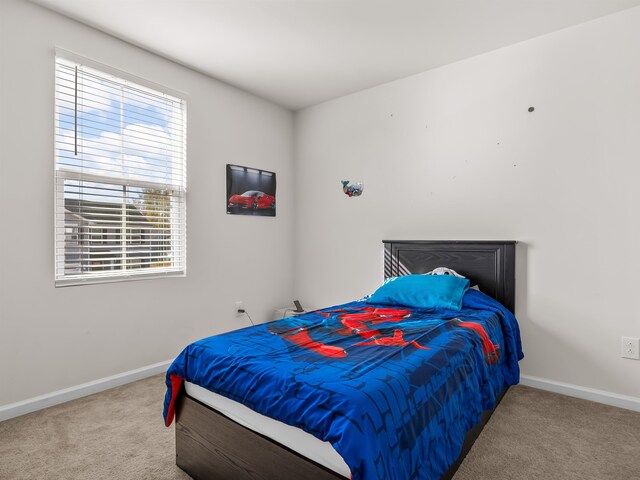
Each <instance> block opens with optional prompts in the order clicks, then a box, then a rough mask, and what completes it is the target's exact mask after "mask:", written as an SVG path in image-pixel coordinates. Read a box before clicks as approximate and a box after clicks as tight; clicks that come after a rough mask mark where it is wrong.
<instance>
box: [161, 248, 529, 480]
mask: <svg viewBox="0 0 640 480" xmlns="http://www.w3.org/2000/svg"><path fill="white" fill-rule="evenodd" d="M383 244H384V276H385V278H391V277H399V276H404V275H409V274H421V273H426V272H428V271H430V270H432V269H434V268H436V267H441V266H447V267H449V268H452V269H454V270H456V271H457V272H459V273H461V274H462V275H464V276H465V277H467V278H469V279H470V280H471V281H472V283H473V285H477V286H478V287H479V288H480V290H481V291H482V292H484V293H485V294H487V295H488V296H490V297H491V298H493V299H495V300H498V302H500V303H501V304H502V305H504V307H506V308H507V309H508V310H509V311H511V312H512V311H513V310H514V307H515V242H513V241H384V242H383ZM471 297H473V295H471ZM477 297H478V298H480V295H477ZM465 298H466V296H465ZM363 305H364V304H361V303H357V302H354V303H350V304H346V305H343V306H339V307H333V309H325V310H323V311H318V312H313V315H316V316H323V317H324V318H327V319H340V318H341V319H342V322H343V324H344V318H357V315H362V313H361V312H362V311H363V309H366V308H369V307H367V306H366V305H365V306H363ZM378 310H380V309H379V308H378V309H377V310H376V311H378ZM354 311H358V312H360V313H357V314H356V317H353V315H352V314H353V312H354ZM380 311H382V310H380ZM344 312H347V313H348V314H349V315H352V316H351V317H349V316H348V315H347V313H344ZM418 313H419V312H415V311H414V314H413V317H412V321H416V320H420V319H422V317H420V316H419V315H418ZM386 314H387V317H385V320H388V319H389V315H390V314H389V313H388V312H386ZM474 315H475V314H474ZM483 315H484V314H483ZM491 315H492V314H491V313H490V312H489V313H488V314H487V315H486V316H487V319H488V318H490V317H491ZM410 316H411V315H405V316H404V317H402V318H403V319H404V318H405V317H410ZM451 317H453V315H452V316H451ZM318 318H319V317H318ZM400 318H401V316H398V318H397V319H396V320H394V321H399V319H400ZM491 318H493V317H491ZM432 320H433V319H432V318H431V317H429V315H428V314H425V318H424V321H425V322H429V321H432ZM449 320H450V321H449ZM463 320H464V319H463ZM296 321H298V322H305V321H306V320H305V319H304V318H303V319H297V320H296ZM309 321H311V320H309ZM403 321H404V320H403ZM483 321H484V320H483ZM313 322H316V320H313ZM451 322H454V323H453V324H452V323H451ZM455 322H457V323H455ZM492 322H494V323H495V322H496V321H495V319H494V320H492ZM467 323H469V322H467ZM459 324H460V321H459V319H458V318H450V319H448V321H447V322H446V323H445V324H443V326H439V327H438V328H440V329H442V330H443V331H447V332H448V331H450V330H452V329H455V328H454V326H452V325H455V326H459ZM269 325H272V326H271V327H265V328H271V330H270V331H269V332H270V333H271V334H274V333H275V334H282V332H289V331H288V330H282V327H278V326H277V325H279V324H278V322H276V323H273V324H269ZM399 325H400V324H399ZM278 328H280V329H281V331H277V330H278ZM496 328H497V327H496ZM274 330H275V331H274ZM297 331H298V330H296V332H297ZM434 331H436V330H435V329H434ZM438 331H439V330H438ZM490 333H491V335H492V336H493V335H494V332H493V331H491V332H490ZM258 334H259V332H256V335H258ZM515 334H517V341H518V342H519V333H518V332H517V324H516V332H515ZM285 335H289V337H287V338H285V339H286V340H288V341H289V342H291V341H294V343H295V341H296V339H295V338H293V337H291V334H290V333H285ZM433 335H435V336H437V335H436V334H435V333H434V334H433ZM495 335H497V334H495ZM472 336H473V335H472ZM366 338H368V337H365V339H366ZM416 338H418V337H416ZM420 338H421V339H422V338H424V337H420ZM434 338H435V337H434ZM309 340H310V339H309V338H307V339H306V340H304V342H307V343H306V345H307V346H308V345H309ZM360 340H362V339H360ZM402 340H403V341H404V339H402ZM421 341H422V340H421ZM304 342H302V343H301V344H305V343H304ZM505 342H506V341H505ZM316 343H317V342H316ZM408 343H412V342H411V338H410V337H407V342H405V344H408ZM413 343H414V344H415V348H414V347H411V349H413V350H417V349H428V348H429V347H424V346H421V345H420V344H419V343H417V342H415V341H414V342H413ZM360 344H362V345H366V342H364V341H361V342H359V345H360ZM229 345H231V347H228V346H227V347H226V348H227V349H229V348H235V347H234V346H233V344H229ZM296 345H298V344H296ZM505 345H506V343H505ZM325 347H326V348H334V347H327V346H326V345H323V344H320V346H319V347H317V348H318V349H321V348H325ZM194 348H196V349H197V348H198V347H194ZM256 348H259V347H258V346H257V347H256ZM367 348H371V347H367ZM516 350H519V346H518V348H517V349H516ZM185 351H186V349H185ZM197 351H198V352H200V350H199V349H198V350H197ZM318 352H319V350H317V351H316V352H315V353H318ZM306 353H308V352H306ZM484 353H485V354H487V352H486V351H484ZM511 353H512V354H513V355H516V356H519V357H521V351H518V352H511ZM325 354H327V355H328V356H331V355H332V350H328V353H327V351H325ZM193 355H194V354H193V351H191V352H190V353H188V354H185V355H183V361H182V363H183V364H185V363H188V362H187V360H188V359H189V358H192V356H193ZM367 355H369V353H368V354H367ZM434 355H435V354H434ZM417 357H418V356H416V355H414V356H413V357H407V359H408V360H407V364H409V363H411V362H410V361H409V360H410V359H411V358H417ZM484 358H485V361H487V363H489V362H488V360H487V357H486V355H485V357H484ZM176 361H178V360H176ZM465 361H467V360H465ZM193 364H194V365H195V360H194V361H193ZM452 364H453V363H452ZM443 365H444V364H443ZM228 367H229V365H226V367H225V368H227V370H225V371H228ZM236 367H237V365H235V366H234V368H236ZM181 368H184V365H182V367H181ZM194 368H195V367H194ZM256 368H257V367H256ZM260 368H263V367H260ZM278 368H282V369H286V368H288V367H287V365H286V364H285V365H284V366H279V367H278ZM483 368H484V367H483ZM486 368H489V369H491V368H497V367H486ZM199 369H200V370H201V369H202V368H199ZM196 370H198V369H197V368H196ZM444 370H445V368H444V367H443V371H444ZM512 370H513V369H512ZM516 370H517V361H516ZM174 371H178V370H174ZM193 373H194V372H192V374H193ZM339 374H340V372H337V373H336V375H339ZM365 374H366V372H365ZM365 374H363V375H365ZM181 375H183V376H185V377H188V376H189V375H187V374H186V370H182V371H181ZM252 375H255V372H254V373H252ZM273 375H274V377H273V378H274V379H276V380H277V377H276V376H275V373H274V374H273ZM465 375H467V374H465ZM468 375H471V374H468ZM492 375H493V374H492ZM495 375H497V374H495ZM500 375H503V376H504V377H505V378H502V377H501V378H500V380H499V382H498V380H495V382H496V384H497V385H498V384H499V385H500V386H501V388H499V389H497V388H496V387H495V386H494V387H493V392H492V391H490V392H489V393H487V392H483V394H482V399H481V404H482V405H481V406H479V405H475V406H473V407H471V406H469V407H468V408H469V409H470V410H474V411H475V413H474V415H473V416H472V415H471V414H469V415H467V416H465V415H460V419H459V420H458V419H457V417H456V415H457V414H456V413H455V412H456V410H455V409H456V408H458V410H460V408H459V407H456V405H454V406H453V407H448V408H452V409H454V410H453V411H454V414H452V413H450V412H449V413H447V414H446V415H445V417H446V418H449V417H456V418H454V419H453V420H447V421H448V422H450V423H448V424H447V425H446V428H444V430H446V431H452V432H454V433H455V430H456V428H458V429H459V430H460V431H461V434H460V435H459V437H460V438H457V439H454V440H455V441H453V440H451V439H449V440H447V441H449V442H450V443H451V442H453V443H452V445H453V446H454V448H453V453H451V452H450V451H447V452H446V454H444V457H443V456H442V455H443V454H441V453H439V455H440V457H438V458H436V459H431V461H432V463H433V465H434V467H433V469H431V470H424V469H423V470H420V471H418V470H416V469H415V466H414V467H412V468H413V470H411V471H412V472H413V473H412V474H411V475H409V474H403V476H405V477H407V478H411V477H415V478H434V479H435V478H440V479H450V478H452V477H453V475H454V474H455V471H456V470H457V468H458V466H459V464H460V463H461V462H462V460H463V459H464V456H465V455H466V453H467V452H468V451H469V449H470V448H471V446H472V444H473V442H474V441H475V439H476V438H477V436H478V435H479V433H480V431H481V430H482V428H483V426H484V424H485V423H486V422H487V420H488V419H489V417H490V415H491V413H492V410H493V409H494V408H495V406H496V405H497V404H498V403H499V401H500V399H501V398H502V396H503V395H504V393H505V391H506V388H508V385H511V384H514V383H517V372H516V373H514V372H513V371H509V372H508V375H507V374H503V373H500ZM192 376H194V377H197V375H192ZM387 377H388V375H387ZM506 377H509V378H506ZM363 378H364V377H363ZM465 378H466V377H465ZM190 379H191V378H185V379H184V380H190ZM182 380H183V379H182V378H181V377H177V376H175V375H168V386H169V390H168V392H167V399H166V402H165V418H166V419H167V414H168V413H169V410H171V413H170V415H169V417H172V416H173V414H174V413H175V419H176V430H175V431H176V463H177V465H178V466H179V467H180V468H182V469H183V470H184V471H186V472H187V473H189V474H190V475H191V476H192V477H194V478H196V479H207V478H216V479H225V478H229V479H245V478H246V479H280V478H314V479H316V478H317V479H344V478H349V476H350V475H353V478H400V477H399V474H398V473H397V472H399V471H401V470H397V471H396V470H394V468H396V467H395V466H390V465H389V463H390V462H389V461H388V458H387V457H389V452H386V451H380V452H377V453H376V454H375V455H376V458H377V459H376V461H372V462H370V465H369V466H368V470H367V469H366V468H365V467H362V469H360V467H359V466H355V467H354V465H356V463H354V461H353V459H352V458H351V456H350V454H349V455H346V454H345V455H344V456H345V458H348V459H349V461H350V463H351V465H352V467H351V468H350V467H349V466H348V465H347V464H346V462H345V460H343V459H342V457H341V455H339V454H338V453H337V450H338V449H339V450H340V451H341V452H343V453H344V452H345V451H346V450H345V449H344V448H343V447H342V445H341V443H340V442H342V443H345V442H346V441H343V440H344V439H338V437H336V436H333V437H332V436H331V434H330V433H331V432H329V430H330V429H331V426H332V423H331V422H334V423H339V421H340V419H341V417H340V415H341V410H340V408H342V406H341V404H339V403H338V404H334V405H330V400H331V399H332V398H333V397H332V396H329V397H327V398H324V397H323V398H324V400H322V402H326V405H327V407H326V411H327V412H330V413H331V415H333V417H332V418H331V419H330V420H331V421H329V420H326V419H323V420H322V421H319V424H322V422H323V421H325V420H326V422H327V423H326V424H322V425H324V426H323V428H322V429H320V430H322V431H320V432H315V431H313V429H312V428H308V427H307V426H306V425H304V426H303V425H296V424H297V423H298V422H297V420H296V421H295V422H294V421H292V418H294V417H291V418H285V420H286V421H285V422H284V423H283V422H279V421H277V420H274V419H272V418H270V417H271V416H272V415H271V413H269V412H265V411H264V406H262V405H260V399H258V400H255V401H248V402H245V401H244V400H245V399H246V398H245V396H244V395H245V394H244V393H243V398H237V395H236V396H235V397H234V395H233V394H232V393H231V394H230V393H229V392H228V391H226V390H225V389H226V388H228V387H224V388H221V389H220V390H221V392H220V391H219V392H218V393H216V392H210V391H208V390H207V389H205V388H202V387H200V386H199V385H198V384H197V383H198V382H197V381H196V382H191V381H184V382H183V381H182ZM235 381H236V380H235V379H233V382H235ZM274 381H275V380H274ZM483 381H487V380H486V379H485V380H483ZM491 381H492V382H493V381H494V380H491ZM229 382H232V380H229ZM388 382H389V383H393V382H394V380H388ZM347 383H348V382H347ZM274 384H275V383H274ZM282 385H284V384H281V388H284V387H282ZM300 388H301V387H300ZM322 388H323V385H322V384H318V385H317V386H316V389H317V390H320V389H322ZM398 388H400V387H398ZM402 388H404V387H402ZM245 390H246V387H245ZM441 390H442V389H441ZM445 390H446V389H445ZM256 391H257V387H256ZM301 391H302V390H301ZM219 393H223V394H224V395H220V394H219ZM312 393H313V394H314V395H316V394H317V395H320V393H316V392H315V391H314V392H312ZM449 394H450V393H447V395H449ZM305 395H309V393H308V392H307V393H305ZM389 395H390V394H387V396H389ZM299 396H304V395H302V394H300V395H299ZM433 396H437V395H435V393H434V395H433ZM228 397H229V398H228ZM484 397H490V398H484ZM443 398H444V397H443ZM467 400H468V399H467ZM286 401H287V400H283V402H282V403H286ZM385 401H386V400H385ZM479 401H480V400H479ZM322 402H316V404H315V407H316V409H317V408H318V405H324V403H322ZM440 402H441V403H443V404H444V403H445V402H444V401H443V400H440ZM447 402H449V399H448V397H447ZM398 403H403V402H402V401H399V402H398ZM449 403H455V402H449ZM476 403H477V402H476ZM247 405H249V406H252V407H253V408H247ZM445 406H446V405H445ZM481 407H484V408H481ZM271 408H274V405H273V404H272V405H271ZM299 408H300V407H299ZM305 408H307V407H305ZM323 408H324V407H323ZM394 408H395V407H394ZM405 408H406V407H405ZM443 409H444V407H443ZM483 410H484V411H483ZM309 411H310V412H311V414H310V416H313V414H314V413H313V411H311V410H309ZM265 413H269V415H264V414H265ZM316 414H317V412H316ZM465 414H466V413H465ZM252 415H253V417H252ZM385 415H386V416H387V417H388V416H394V415H396V416H397V414H394V415H391V414H389V413H388V412H387V413H385V414H381V416H382V417H385ZM412 415H414V416H415V412H414V413H413V414H412ZM438 415H440V413H438ZM273 416H274V418H278V415H273ZM283 416H284V417H287V415H286V413H285V414H282V413H281V414H280V417H283ZM301 416H304V415H301V414H298V415H297V416H295V419H298V418H299V417H301ZM329 416H330V415H329ZM345 417H346V415H345ZM467 417H469V418H467ZM323 418H324V417H323ZM280 419H281V420H282V418H280ZM470 419H473V422H471V423H469V422H470ZM168 420H169V421H168V423H170V420H171V418H168ZM384 421H387V420H384ZM412 422H413V420H412ZM451 422H453V423H451ZM455 422H458V423H460V425H457V423H455ZM287 423H290V424H287ZM370 423H374V422H373V421H371V422H370ZM432 423H433V422H432ZM292 425H293V426H292ZM297 427H300V428H297ZM414 427H415V422H414V423H412V427H411V428H412V429H413V428H414ZM358 428H361V429H362V428H363V427H361V426H358ZM303 429H304V430H308V431H307V432H305V431H303ZM309 430H310V431H313V433H314V435H310V433H309ZM378 430H384V429H380V428H378ZM352 431H354V432H355V430H352ZM274 432H275V433H274ZM327 432H328V433H327ZM376 434H377V435H380V432H377V433H376ZM382 434H385V432H384V431H383V432H382ZM354 435H355V434H354ZM362 435H363V436H362V437H360V438H359V439H358V440H357V441H358V442H360V443H363V444H364V443H365V442H366V441H369V437H370V435H365V434H364V433H363V434H362ZM386 435H387V436H389V434H388V432H387V434H386ZM452 435H453V436H455V435H454V434H452ZM323 436H324V437H326V438H330V439H331V440H332V441H331V442H329V441H322V440H321V439H320V438H324V437H323ZM400 436H401V437H402V434H401V435H400ZM308 437H311V438H308ZM315 437H320V438H315ZM326 438H325V440H326ZM354 438H356V437H355V436H354ZM314 441H315V443H314ZM429 441H433V439H431V438H430V439H429ZM347 443H348V442H347ZM352 443H353V442H352ZM383 443H384V442H383ZM390 443H391V444H393V445H392V446H393V447H394V448H395V446H396V444H398V443H402V439H400V440H398V438H395V440H393V442H391V441H390ZM376 445H377V443H376V442H373V443H371V444H370V445H369V446H368V447H367V448H368V449H370V450H372V451H373V450H374V449H375V446H376ZM334 446H335V447H336V448H335V449H334V448H333V447H334ZM339 447H340V448H339ZM352 447H353V445H352V446H351V447H350V448H352ZM422 448H423V449H424V448H425V447H424V446H423V447H422ZM438 449H439V446H438V445H437V444H435V448H434V450H438ZM385 455H386V456H387V457H385ZM403 455H404V453H403ZM406 455H407V456H412V457H413V456H415V452H413V451H412V452H410V453H407V454H406ZM441 457H442V458H441ZM385 458H386V460H385ZM410 462H413V464H414V465H415V464H416V462H417V463H418V464H420V463H422V464H426V463H429V462H427V461H426V460H425V461H422V460H420V458H418V460H417V461H416V460H415V459H414V458H411V459H410ZM358 465H359V464H358ZM398 468H401V467H398ZM420 468H422V467H420ZM360 470H362V471H360ZM406 471H409V470H406ZM363 472H368V473H363ZM394 472H395V473H394ZM434 475H437V476H434Z"/></svg>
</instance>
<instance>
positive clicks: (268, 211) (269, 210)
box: [227, 164, 276, 217]
mask: <svg viewBox="0 0 640 480" xmlns="http://www.w3.org/2000/svg"><path fill="white" fill-rule="evenodd" d="M227 213H228V214H231V215H256V216H262V217H275V216H276V174H275V172H268V171H266V170H260V169H257V168H251V167H243V166H240V165H229V164H227Z"/></svg>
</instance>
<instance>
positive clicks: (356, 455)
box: [164, 290, 523, 480]
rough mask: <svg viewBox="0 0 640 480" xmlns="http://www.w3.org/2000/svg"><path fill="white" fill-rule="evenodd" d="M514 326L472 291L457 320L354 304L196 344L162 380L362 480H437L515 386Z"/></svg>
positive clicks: (451, 315) (518, 354)
mask: <svg viewBox="0 0 640 480" xmlns="http://www.w3.org/2000/svg"><path fill="white" fill-rule="evenodd" d="M521 358H523V354H522V348H521V343H520V333H519V329H518V324H517V322H516V319H515V317H514V316H513V315H512V314H511V312H509V311H508V310H507V309H506V308H504V307H503V306H502V305H500V304H499V303H498V302H496V301H495V300H493V299H491V298H490V297H488V296H486V295H484V294H482V293H480V292H477V291H473V290H470V291H468V292H467V293H466V294H465V296H464V299H463V304H462V309H461V310H460V311H455V310H447V309H436V310H420V309H415V308H414V309H411V310H409V309H405V308H402V307H389V306H385V305H379V306H377V305H370V304H366V303H364V302H352V303H348V304H345V305H341V306H338V307H332V308H328V309H324V310H319V311H316V312H311V313H308V314H305V315H302V316H297V317H292V318H287V319H283V320H278V321H276V322H271V323H267V324H262V325H258V326H255V327H249V328H245V329H242V330H237V331H233V332H229V333H225V334H222V335H217V336H214V337H209V338H205V339H203V340H200V341H197V342H195V343H192V344H191V345H189V346H188V347H187V348H185V349H184V351H183V352H182V353H181V354H180V355H179V356H178V358H176V360H175V361H174V362H173V364H172V365H171V367H170V368H169V370H168V372H167V387H168V388H167V394H166V398H165V405H164V416H165V422H166V424H167V425H169V424H170V423H171V421H172V419H173V402H174V401H175V396H176V394H177V389H178V388H179V386H180V382H181V381H182V380H183V379H184V380H187V381H189V382H192V383H195V384H197V385H200V386H202V387H204V388H207V389H209V390H211V391H213V392H216V393H219V394H221V395H224V396H225V397H228V398H231V399H233V400H235V401H238V402H240V403H243V404H244V405H246V406H248V407H249V408H251V409H253V410H255V411H257V412H259V413H262V414H263V415H266V416H268V417H271V418H274V419H277V420H280V421H282V422H284V423H287V424H289V425H293V426H295V427H299V428H301V429H303V430H305V431H307V432H309V433H311V434H312V435H314V436H315V437H317V438H319V439H321V440H324V441H328V442H331V444H332V445H333V447H334V448H335V449H336V451H337V452H338V453H339V454H340V455H341V456H342V457H343V458H344V460H345V462H346V463H347V465H348V466H349V468H350V469H351V473H352V478H353V479H354V480H356V479H438V478H440V476H441V475H442V474H443V473H444V472H445V471H446V470H447V469H448V467H449V466H450V465H451V464H452V463H453V462H454V461H455V459H456V458H457V457H458V455H459V453H460V450H461V447H462V442H463V439H464V436H465V434H466V433H467V431H468V430H469V429H471V428H472V427H473V426H474V425H475V424H476V423H478V421H479V420H480V417H481V415H482V412H483V410H491V409H493V408H494V404H495V401H496V397H497V395H498V394H499V393H500V392H501V391H502V389H503V388H504V387H506V386H509V385H513V384H516V383H518V381H519V375H520V373H519V367H518V360H520V359H521Z"/></svg>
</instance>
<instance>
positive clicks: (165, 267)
mask: <svg viewBox="0 0 640 480" xmlns="http://www.w3.org/2000/svg"><path fill="white" fill-rule="evenodd" d="M55 104H56V112H55V127H56V132H55V153H56V168H55V183H56V188H55V262H56V263H55V279H56V285H58V286H63V285H73V284H80V283H93V282H100V281H112V280H123V279H132V278H141V277H144V276H158V275H182V274H184V273H185V272H186V105H185V101H184V100H182V99H180V98H176V97H174V96H171V95H168V94H166V93H162V92H160V91H156V90H154V89H151V88H148V87H146V86H143V85H139V84H136V83H134V82H131V81H128V80H125V79H123V78H119V77H117V76H114V75H111V74H108V73H105V72H102V71H99V70H97V69H94V68H91V67H89V66H86V65H83V64H80V63H78V62H75V61H70V60H67V59H65V58H63V57H60V56H58V57H56V97H55Z"/></svg>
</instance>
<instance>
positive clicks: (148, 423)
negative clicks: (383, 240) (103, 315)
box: [0, 376, 640, 480]
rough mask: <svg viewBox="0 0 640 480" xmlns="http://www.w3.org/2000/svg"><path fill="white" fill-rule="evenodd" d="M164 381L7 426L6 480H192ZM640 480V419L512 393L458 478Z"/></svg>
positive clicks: (3, 433) (530, 392) (558, 398)
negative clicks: (170, 424) (164, 412)
mask: <svg viewBox="0 0 640 480" xmlns="http://www.w3.org/2000/svg"><path fill="white" fill-rule="evenodd" d="M163 395H164V383H163V378H162V376H155V377H152V378H149V379H146V380H142V381H140V382H136V383H133V384H130V385H126V386H123V387H119V388H115V389H113V390H109V391H107V392H103V393H99V394H97V395H92V396H91V397H86V398H83V399H80V400H76V401H73V402H69V403H66V404H63V405H58V406H56V407H52V408H49V409H47V410H43V411H40V412H36V413H32V414H29V415H25V416H23V417H19V418H15V419H12V420H8V421H5V422H2V423H0V479H2V480H13V479H47V480H49V479H51V480H55V479H83V480H84V479H188V478H189V477H188V476H187V475H186V474H184V473H183V472H182V471H181V470H180V469H179V468H178V467H176V466H175V464H174V451H175V450H174V437H173V428H165V427H164V426H163V424H162V418H161V409H162V399H163ZM516 479H517V480H538V479H540V480H543V479H544V480H547V479H558V480H573V479H580V480H608V479H611V480H640V413H635V412H630V411H627V410H622V409H618V408H613V407H607V406H604V405H599V404H596V403H591V402H586V401H583V400H577V399H573V398H569V397H564V396H562V395H556V394H552V393H547V392H543V391H540V390H535V389H532V388H527V387H521V386H518V387H514V388H512V389H511V390H510V391H509V392H508V393H507V395H506V396H505V398H504V400H503V401H502V403H501V405H500V406H499V407H498V410H497V411H496V412H495V414H494V415H493V417H492V418H491V420H490V421H489V423H488V424H487V426H486V427H485V429H484V431H483V432H482V434H481V436H480V438H479V439H478V441H477V442H476V444H475V445H474V447H473V449H472V450H471V452H470V453H469V455H468V456H467V458H466V459H465V461H464V463H463V464H462V466H461V467H460V470H459V471H458V473H457V474H456V476H455V480H516Z"/></svg>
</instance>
